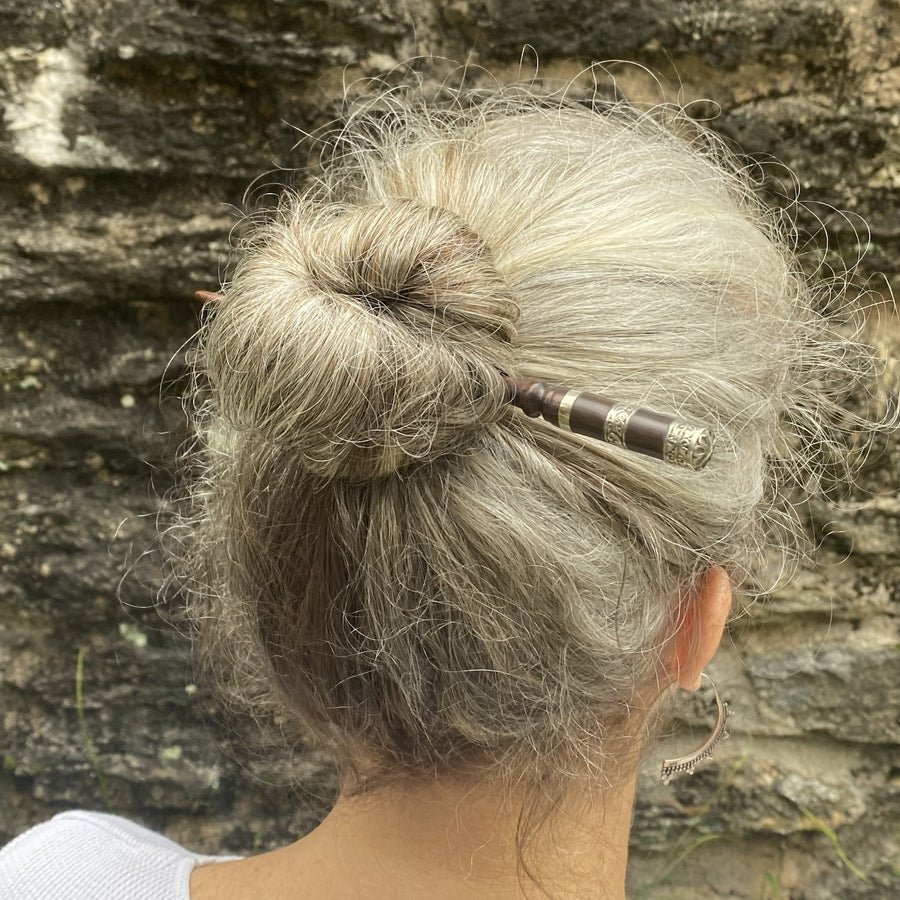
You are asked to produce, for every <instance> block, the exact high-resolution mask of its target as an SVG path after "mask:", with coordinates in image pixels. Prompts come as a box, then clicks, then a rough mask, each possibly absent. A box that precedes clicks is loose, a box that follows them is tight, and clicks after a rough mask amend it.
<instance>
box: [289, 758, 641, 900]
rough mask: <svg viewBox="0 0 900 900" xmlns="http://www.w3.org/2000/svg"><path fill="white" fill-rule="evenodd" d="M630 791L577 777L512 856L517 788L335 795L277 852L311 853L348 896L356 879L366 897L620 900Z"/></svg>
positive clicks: (519, 801)
mask: <svg viewBox="0 0 900 900" xmlns="http://www.w3.org/2000/svg"><path fill="white" fill-rule="evenodd" d="M634 791H635V778H634V777H633V776H632V777H630V778H629V779H628V780H627V781H625V782H623V783H621V784H619V785H616V786H615V787H613V788H604V790H603V791H602V792H601V791H600V790H599V788H596V787H594V788H591V787H586V786H585V785H582V784H580V785H579V786H578V788H577V789H574V790H572V791H570V792H569V794H568V795H567V796H565V797H564V798H562V800H561V801H560V802H559V803H557V804H556V805H555V809H554V812H553V813H552V814H551V815H550V816H549V817H548V818H547V819H546V820H542V821H540V822H538V823H537V824H536V825H535V828H534V830H533V832H529V831H527V830H526V831H525V838H526V841H525V844H524V846H523V847H522V848H521V850H522V853H521V860H520V847H519V839H518V838H517V835H521V834H522V833H523V832H522V829H521V827H520V823H521V822H522V811H523V806H524V804H523V798H522V797H516V796H510V794H509V791H508V790H505V789H503V788H502V787H500V786H499V785H493V784H491V783H483V782H482V783H479V784H477V785H475V786H473V785H472V784H465V785H464V784H449V783H445V782H438V783H433V784H430V785H427V786H423V787H414V788H403V789H395V790H390V791H383V792H380V793H378V794H375V795H366V796H361V797H353V796H343V797H341V798H340V799H339V800H338V802H337V804H336V805H335V807H334V809H333V810H332V812H331V813H330V815H329V816H328V817H327V818H326V819H325V821H324V822H323V823H322V824H321V825H320V826H319V827H318V828H317V829H316V830H315V831H313V832H312V833H311V834H309V835H308V836H307V837H306V838H303V839H302V840H300V841H298V842H297V843H296V844H294V845H293V846H292V847H291V848H286V849H285V850H284V851H281V852H282V853H287V852H290V851H293V852H294V853H296V854H298V855H302V856H303V857H304V862H308V861H309V860H310V857H311V856H312V857H313V858H314V859H315V861H316V865H317V866H318V867H319V871H320V872H323V874H324V870H323V868H322V867H323V866H325V867H326V868H327V869H330V870H331V871H332V876H333V877H336V878H338V879H339V880H340V883H342V884H345V885H347V887H349V888H350V889H351V890H350V892H349V893H348V894H347V896H357V894H356V893H353V885H356V886H358V889H359V896H368V897H378V896H384V897H388V896H390V897H397V898H400V897H404V898H405V897H407V896H408V897H421V896H428V897H431V898H435V900H439V898H440V900H449V898H453V900H463V898H465V900H470V898H471V900H481V898H488V897H490V898H493V900H501V898H502V900H526V898H527V900H532V898H550V897H552V898H553V900H574V898H579V900H587V898H591V900H595V898H596V900H622V898H624V896H625V893H624V892H625V865H626V862H627V857H628V834H629V830H630V827H631V812H632V807H633V803H634ZM523 824H524V823H523ZM520 861H521V863H523V865H520ZM298 865H299V859H298ZM326 877H327V876H326ZM334 883H335V882H334V881H332V884H334ZM342 896H343V895H342Z"/></svg>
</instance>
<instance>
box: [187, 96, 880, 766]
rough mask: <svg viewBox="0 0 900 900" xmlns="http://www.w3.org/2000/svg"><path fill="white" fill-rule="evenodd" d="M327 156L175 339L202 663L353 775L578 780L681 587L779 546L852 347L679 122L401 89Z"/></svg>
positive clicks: (812, 477) (794, 524)
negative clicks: (681, 446) (563, 414)
mask: <svg viewBox="0 0 900 900" xmlns="http://www.w3.org/2000/svg"><path fill="white" fill-rule="evenodd" d="M329 141H330V143H329ZM325 143H326V145H328V146H330V148H331V149H330V154H327V155H326V158H325V159H324V162H323V165H322V168H321V172H320V174H319V175H318V177H317V178H316V179H315V180H314V181H313V182H312V183H311V184H310V186H308V187H306V188H305V189H302V190H292V191H288V192H286V193H285V195H284V196H283V198H282V199H281V201H280V203H279V205H278V208H277V210H275V211H274V212H273V213H272V214H271V215H269V216H266V217H264V219H263V220H262V221H260V222H258V223H257V224H256V226H255V227H254V229H253V230H252V232H251V233H250V234H249V236H248V237H247V238H246V239H244V240H243V241H242V243H241V244H240V246H239V247H238V248H237V254H236V256H237V261H236V265H235V267H234V269H233V273H232V276H231V278H230V280H229V282H228V283H227V284H226V285H225V288H224V293H225V296H224V299H222V300H220V301H219V302H218V303H216V304H215V305H214V308H212V309H211V310H210V312H209V315H208V317H207V318H206V320H205V322H204V324H203V325H202V327H201V330H200V332H199V341H198V344H197V351H196V357H195V376H196V384H197V391H198V392H197V397H198V398H199V399H198V401H197V411H196V416H195V426H196V441H195V444H194V446H193V447H192V448H191V449H190V450H189V452H188V454H187V457H186V460H187V464H188V465H189V467H190V468H191V472H192V481H191V484H192V487H191V495H190V497H189V501H188V508H187V510H186V511H185V513H184V518H183V519H182V522H181V525H183V526H184V528H183V529H182V531H183V533H184V535H185V536H184V538H183V540H182V542H181V554H182V558H181V561H180V564H179V567H178V568H179V576H180V578H181V579H182V582H183V584H184V586H185V588H186V594H187V597H188V603H189V613H190V615H191V617H192V619H193V621H194V623H195V627H196V632H197V636H198V638H199V643H200V649H201V655H202V658H203V660H204V661H205V663H206V665H207V667H208V668H209V669H210V670H212V672H213V675H214V677H215V678H216V679H217V680H218V682H219V684H220V687H221V689H222V691H223V692H224V693H225V695H226V697H228V698H229V699H230V700H231V701H233V702H234V703H235V704H237V705H239V706H247V707H249V708H251V709H252V710H253V711H255V712H256V713H260V714H261V713H272V712H274V713H275V714H276V715H277V717H278V720H279V722H280V723H281V727H282V729H283V731H284V733H285V735H286V736H287V737H288V738H289V739H291V738H293V739H299V740H302V741H303V742H304V743H305V744H307V745H309V744H312V745H314V746H319V747H322V748H324V749H325V750H327V751H328V752H329V753H330V754H331V755H332V756H333V757H334V758H335V759H336V760H337V762H338V763H339V764H340V766H341V767H342V769H343V771H344V772H345V773H354V774H355V775H357V776H360V777H361V776H363V775H364V777H365V778H366V779H368V780H370V781H371V782H372V783H376V784H377V783H379V782H381V781H387V780H390V779H391V778H394V777H397V776H398V775H399V776H402V777H410V778H416V777H425V776H427V777H430V776H432V775H435V774H441V773H448V772H463V771H472V770H476V771H491V772H499V773H501V774H503V773H506V774H510V775H511V777H515V778H527V779H530V780H532V779H533V780H535V781H538V782H539V781H540V780H541V779H542V778H544V777H545V776H546V775H547V774H548V773H551V774H552V773H556V774H559V773H578V772H584V771H585V769H586V768H587V769H589V770H590V771H592V772H600V771H602V767H603V766H604V765H605V764H606V763H607V762H609V761H610V759H611V757H612V756H614V749H613V748H615V746H616V744H615V738H616V735H619V734H623V733H624V731H625V730H627V722H628V721H629V720H630V719H632V718H633V716H634V706H635V703H636V696H637V694H638V692H639V690H640V688H642V687H645V686H647V685H650V684H652V683H654V682H656V681H658V680H659V679H660V678H661V677H662V660H663V656H664V654H665V652H666V647H667V644H668V640H669V638H670V637H671V635H672V634H673V632H674V630H675V628H676V627H677V623H678V621H679V618H680V616H681V615H682V614H683V612H684V606H685V597H686V596H687V595H688V594H689V593H690V590H691V587H692V585H693V584H694V583H695V580H696V579H697V578H698V576H700V575H701V574H702V573H703V572H704V571H705V570H706V569H708V568H709V567H710V566H713V565H721V566H723V567H724V568H725V569H726V570H727V571H728V573H729V574H730V576H731V578H732V580H733V582H734V584H735V585H736V586H738V587H739V588H742V589H743V591H744V592H745V594H746V595H748V596H753V595H755V594H756V593H758V592H760V591H764V590H766V589H767V588H768V587H770V586H771V583H772V578H773V575H772V573H773V572H775V573H776V574H777V573H781V572H783V571H785V570H786V569H788V568H789V564H790V561H791V560H793V559H795V558H797V555H798V554H799V553H800V552H801V549H802V528H801V526H800V524H799V521H798V514H797V501H798V498H801V499H802V497H803V496H807V495H808V494H809V493H811V492H814V491H816V490H818V489H819V486H820V482H821V478H822V476H823V473H825V471H826V470H829V469H832V470H833V469H834V468H835V466H841V465H845V464H846V461H847V459H849V458H850V447H849V444H848V442H847V440H846V439H845V435H846V432H847V430H848V428H850V429H852V428H853V427H858V426H860V425H862V426H865V422H864V421H863V420H862V419H856V420H854V419H853V417H852V416H849V415H848V414H847V413H846V412H845V411H844V409H843V408H842V404H844V402H845V401H846V399H847V397H848V396H849V395H850V394H851V393H852V392H857V393H858V392H859V391H860V390H863V391H865V390H867V389H868V387H869V386H870V385H871V379H872V377H873V376H874V373H875V368H876V361H875V357H874V355H873V353H872V351H871V350H870V349H869V348H868V347H867V346H865V345H864V344H863V343H861V342H860V341H859V340H858V334H850V335H849V336H848V335H847V334H846V333H840V334H839V333H838V332H837V331H836V330H835V325H834V321H833V318H834V316H833V315H832V314H837V315H840V317H841V319H842V321H843V322H844V323H846V321H847V315H846V310H847V309H848V307H849V301H848V300H846V298H843V299H842V298H837V299H834V298H832V300H831V301H830V304H829V305H828V306H827V309H826V306H825V305H823V303H822V302H821V300H822V297H823V295H824V293H827V291H826V290H825V289H824V288H823V287H822V286H821V285H816V284H814V283H812V282H810V281H809V280H808V279H806V278H805V277H804V276H803V275H802V274H801V273H800V271H799V268H798V265H797V264H796V262H795V259H794V256H793V254H792V246H791V236H790V234H789V233H788V231H787V230H786V229H785V228H784V226H783V225H782V223H781V222H780V220H779V219H778V217H776V216H774V215H772V214H770V213H768V212H767V211H765V209H764V208H763V207H762V206H761V205H760V203H759V202H758V201H757V199H756V198H755V195H754V191H753V186H752V184H751V179H750V176H749V174H748V172H747V171H745V169H743V168H742V167H741V165H740V164H738V163H737V162H736V161H735V160H733V159H732V158H731V157H730V156H729V155H728V154H727V153H726V152H725V150H724V149H723V148H722V147H721V146H720V145H719V143H718V142H717V141H716V139H715V138H713V137H711V136H709V135H708V134H706V133H705V132H703V131H702V130H700V129H699V128H698V127H697V126H695V125H693V124H692V123H690V122H689V121H688V120H687V118H686V116H683V115H682V114H680V113H678V112H677V111H673V110H671V109H656V110H653V111H650V112H638V111H636V110H634V109H633V108H631V107H629V106H627V105H625V104H621V103H609V104H598V105H596V106H595V108H587V107H585V106H582V105H579V104H577V103H574V102H568V101H565V100H563V101H552V102H551V101H548V100H547V99H546V98H540V97H538V96H536V95H535V94H533V93H532V92H530V91H529V90H527V89H524V88H515V89H508V90H497V91H494V92H488V93H487V94H484V95H480V96H478V97H476V98H475V99H474V100H473V101H472V102H469V101H467V100H466V99H465V98H463V97H457V98H456V102H455V103H451V104H444V105H439V104H434V103H428V102H424V101H420V100H417V99H416V98H415V96H407V95H404V94H403V93H402V92H396V93H393V94H391V95H389V96H388V97H387V98H386V99H384V98H383V99H382V100H381V101H379V102H378V103H376V104H372V105H370V106H369V107H367V108H365V109H364V110H363V111H362V112H360V113H357V114H354V115H351V116H350V118H349V121H348V122H347V124H346V126H345V127H344V128H343V130H341V131H340V132H338V133H337V134H336V135H333V136H332V137H331V138H330V139H329V140H326V142H325ZM501 372H508V373H510V374H512V375H514V376H516V377H521V378H525V379H530V380H541V381H545V382H548V383H551V384H564V385H567V386H569V387H571V388H573V389H578V390H591V391H594V392H599V393H602V394H605V395H608V396H612V397H614V398H615V399H616V400H619V401H621V402H626V403H629V404H633V405H640V406H646V407H649V408H651V409H654V410H657V411H659V412H664V413H668V414H671V415H677V416H679V417H682V418H685V419H687V420H690V421H696V422H699V423H703V424H706V425H709V426H710V427H712V428H713V429H714V431H715V433H716V438H717V444H716V452H715V455H714V458H713V460H712V462H711V463H710V464H709V466H708V467H707V468H706V469H705V470H704V471H702V472H693V471H686V470H681V469H678V468H676V467H673V466H669V465H665V464H664V463H661V462H659V461H656V460H653V459H648V458H645V457H642V456H640V455H637V454H634V453H630V452H627V451H624V450H622V449H620V448H617V447H612V446H609V445H607V444H604V443H602V442H599V441H594V440H590V439H587V438H581V437H579V436H577V435H573V434H571V433H566V432H563V431H561V430H559V429H556V428H554V427H552V426H551V425H548V424H547V423H545V422H543V421H541V420H534V419H529V418H527V417H526V416H524V415H523V414H522V413H521V412H520V411H518V410H516V409H514V408H512V407H510V406H509V404H508V402H507V396H506V390H505V387H504V383H503V379H502V375H501ZM773 554H774V556H775V558H776V562H775V564H774V567H773ZM779 561H781V562H780V563H779Z"/></svg>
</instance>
